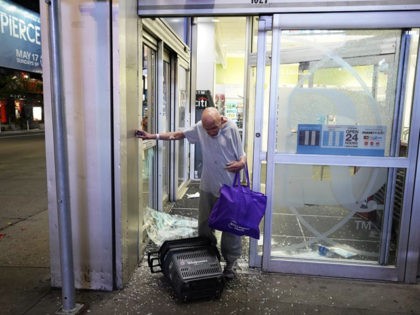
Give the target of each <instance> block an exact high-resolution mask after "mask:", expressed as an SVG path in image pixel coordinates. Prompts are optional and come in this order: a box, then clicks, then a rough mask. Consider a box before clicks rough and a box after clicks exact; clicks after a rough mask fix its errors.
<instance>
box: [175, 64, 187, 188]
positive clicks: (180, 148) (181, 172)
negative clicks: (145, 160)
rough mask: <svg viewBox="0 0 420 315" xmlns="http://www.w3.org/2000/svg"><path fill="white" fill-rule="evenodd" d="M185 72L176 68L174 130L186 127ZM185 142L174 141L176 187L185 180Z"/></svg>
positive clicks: (180, 68) (181, 68)
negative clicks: (176, 95)
mask: <svg viewBox="0 0 420 315" xmlns="http://www.w3.org/2000/svg"><path fill="white" fill-rule="evenodd" d="M187 83H188V77H187V70H186V69H185V68H183V67H181V66H179V67H178V110H177V115H176V128H175V129H176V130H180V129H183V128H185V127H186V117H185V116H186V110H187V102H188V90H187ZM186 141H187V140H185V139H184V140H181V141H176V143H175V145H176V152H177V159H178V185H182V184H183V183H184V182H185V181H186V180H187V171H188V168H187V166H188V165H187V158H186V157H187V156H188V154H187V152H186V150H187V149H188V145H187V143H186Z"/></svg>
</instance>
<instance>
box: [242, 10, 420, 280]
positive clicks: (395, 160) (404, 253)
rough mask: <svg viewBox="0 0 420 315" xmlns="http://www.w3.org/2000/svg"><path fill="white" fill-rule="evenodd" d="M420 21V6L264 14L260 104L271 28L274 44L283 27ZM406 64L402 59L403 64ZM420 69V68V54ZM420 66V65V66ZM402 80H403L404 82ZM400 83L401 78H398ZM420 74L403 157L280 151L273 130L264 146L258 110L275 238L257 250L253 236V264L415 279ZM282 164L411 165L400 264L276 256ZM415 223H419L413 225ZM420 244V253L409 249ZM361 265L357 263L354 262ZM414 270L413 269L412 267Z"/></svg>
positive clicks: (275, 63) (257, 158) (412, 24)
mask: <svg viewBox="0 0 420 315" xmlns="http://www.w3.org/2000/svg"><path fill="white" fill-rule="evenodd" d="M419 26H420V12H418V11H413V12H365V13H361V12H352V13H301V14H276V15H273V18H272V19H271V17H270V16H268V17H261V18H260V22H259V31H258V56H257V83H256V101H255V104H257V106H262V104H264V93H263V92H264V89H263V87H264V72H265V64H266V54H267V52H266V45H265V42H266V34H267V31H268V30H271V29H272V31H273V33H272V47H279V45H280V33H281V30H282V29H350V28H351V29H385V28H398V29H403V28H417V27H419ZM279 61H280V51H279V50H278V49H275V50H274V49H272V55H271V79H270V80H271V82H270V99H269V106H270V110H269V111H270V114H269V115H270V117H269V128H268V130H275V124H276V106H277V88H272V87H277V80H278V77H277V76H278V67H279ZM400 66H401V65H400ZM417 69H420V64H419V60H417ZM417 71H418V70H417ZM399 83H401V82H399ZM398 86H400V84H398ZM419 90H420V79H419V76H418V75H417V76H416V80H415V89H414V95H413V110H412V119H411V125H410V130H411V131H410V140H409V146H408V147H409V149H410V151H409V155H408V157H407V158H401V157H381V158H379V159H378V158H374V157H357V156H351V157H344V156H339V157H336V156H325V155H322V156H316V155H311V156H308V155H300V154H299V155H298V154H279V153H275V152H274V147H275V136H274V134H273V133H271V134H268V146H267V148H268V152H262V151H261V147H262V143H261V141H262V139H261V132H262V110H256V111H255V113H256V116H255V134H254V141H255V142H254V157H253V189H255V190H259V186H260V180H261V167H260V166H261V162H263V161H267V182H266V192H267V195H268V204H267V212H266V215H265V226H264V240H270V241H268V242H264V244H263V255H262V256H261V255H259V254H258V252H257V242H256V240H252V241H251V245H250V246H251V248H250V265H251V266H261V267H262V269H263V270H265V271H271V272H285V273H304V274H311V275H326V276H336V277H343V276H344V277H353V278H363V279H377V280H379V279H380V280H392V281H406V282H414V281H415V278H416V272H415V270H417V266H418V258H419V257H418V256H419V255H418V248H419V247H420V240H419V238H420V236H419V235H417V234H419V233H417V234H410V232H409V231H410V230H412V231H415V229H414V228H413V227H415V226H418V224H420V217H419V215H418V214H416V213H414V209H416V208H419V206H420V205H419V204H418V199H414V200H413V198H414V196H418V195H419V193H420V191H419V190H420V188H419V187H418V186H414V183H415V181H416V177H415V174H416V165H417V163H418V160H417V156H418V150H419V130H420V116H419V114H420V109H419V108H420V99H419V97H420V93H419ZM276 163H278V164H300V165H309V164H310V165H338V166H354V165H357V166H364V167H385V168H395V169H396V168H403V169H406V170H407V178H406V185H405V191H404V196H405V198H404V209H411V211H406V210H405V211H404V212H403V218H402V221H401V227H400V231H401V236H400V238H399V251H398V261H397V265H396V266H395V267H390V266H379V265H355V264H354V263H353V264H352V263H347V264H338V263H331V262H329V263H325V264H324V263H319V262H307V261H301V260H295V259H276V260H272V259H271V234H272V231H271V216H272V209H271V206H272V196H271V191H272V188H273V187H272V186H273V185H272V183H273V177H274V165H275V164H276ZM410 227H411V228H413V229H410ZM413 248H414V249H417V251H415V254H414V255H413V254H412V253H410V252H409V249H413ZM355 266H356V268H354V267H355ZM406 270H407V271H409V272H406Z"/></svg>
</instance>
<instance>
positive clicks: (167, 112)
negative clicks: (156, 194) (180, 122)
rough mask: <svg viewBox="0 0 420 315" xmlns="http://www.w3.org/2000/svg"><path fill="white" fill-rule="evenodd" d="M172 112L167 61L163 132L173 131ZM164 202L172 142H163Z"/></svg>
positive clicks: (164, 65)
mask: <svg viewBox="0 0 420 315" xmlns="http://www.w3.org/2000/svg"><path fill="white" fill-rule="evenodd" d="M170 110H171V64H170V63H169V62H167V61H165V62H164V63H163V103H162V122H163V126H162V127H161V129H162V130H171V128H170V118H171V115H170ZM162 157H163V158H162V164H163V165H162V174H163V176H162V177H163V182H162V200H166V199H167V198H168V196H169V185H170V183H169V180H170V167H171V164H170V161H171V157H170V141H162Z"/></svg>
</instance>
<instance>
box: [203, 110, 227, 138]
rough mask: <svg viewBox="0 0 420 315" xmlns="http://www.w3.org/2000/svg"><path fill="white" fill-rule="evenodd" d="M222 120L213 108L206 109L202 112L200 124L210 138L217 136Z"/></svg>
mask: <svg viewBox="0 0 420 315" xmlns="http://www.w3.org/2000/svg"><path fill="white" fill-rule="evenodd" d="M222 118H223V117H222V116H221V115H220V113H219V111H218V110H217V109H216V108H215V107H207V108H206V109H205V110H204V111H203V114H202V116H201V122H202V124H203V127H204V129H205V130H206V131H207V134H208V135H209V136H210V137H215V136H217V135H218V133H219V130H220V128H221V126H222V122H223V119H222Z"/></svg>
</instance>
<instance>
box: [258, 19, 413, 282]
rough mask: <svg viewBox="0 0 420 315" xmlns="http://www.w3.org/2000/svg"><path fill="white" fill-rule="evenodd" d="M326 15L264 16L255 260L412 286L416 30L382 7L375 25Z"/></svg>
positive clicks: (290, 269) (276, 267)
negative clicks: (260, 225) (263, 200)
mask: <svg viewBox="0 0 420 315" xmlns="http://www.w3.org/2000/svg"><path fill="white" fill-rule="evenodd" d="M336 15H337V14H336ZM336 18H337V17H336ZM341 18H342V19H341ZM326 20H327V19H326V17H325V15H322V16H321V15H316V14H308V15H304V14H302V16H300V17H296V15H294V16H288V15H274V16H272V17H271V16H270V17H261V18H260V20H259V30H258V57H257V58H258V61H257V70H256V71H257V74H256V78H257V79H256V80H255V91H256V95H255V97H256V101H255V103H256V104H257V108H258V106H260V108H259V109H258V110H256V111H255V122H256V123H255V131H254V137H255V138H254V140H255V143H254V157H253V170H254V172H253V175H254V176H253V179H254V188H256V189H261V190H265V192H266V194H267V195H268V200H269V202H268V208H267V213H266V216H265V222H264V233H263V235H262V237H261V240H263V241H259V242H257V241H255V242H253V243H252V248H251V264H252V265H255V266H259V265H261V266H262V268H263V269H264V270H266V271H275V272H287V273H302V274H311V275H323V276H337V277H352V278H363V279H381V280H394V281H407V282H411V281H415V274H414V273H406V270H410V269H414V266H410V261H409V260H407V257H408V252H407V246H408V245H409V244H408V240H409V239H410V229H409V228H407V227H408V226H409V224H410V218H411V216H412V210H413V209H415V206H414V205H413V204H412V203H411V200H412V197H413V196H414V189H413V186H412V185H409V183H410V182H411V181H412V180H413V178H414V177H413V176H414V175H412V174H413V173H415V168H414V167H415V165H416V155H415V152H416V151H417V145H418V140H419V139H418V133H416V132H413V130H416V129H415V128H417V126H416V125H417V121H419V117H414V116H415V115H416V113H418V111H414V110H412V106H413V102H414V101H413V100H414V98H415V96H414V95H415V94H414V92H413V91H414V90H415V89H414V87H415V80H414V78H415V75H414V74H415V72H416V71H417V56H418V47H419V45H418V39H419V30H418V29H414V28H410V29H403V28H395V27H394V26H393V27H390V26H388V27H387V25H384V21H386V20H387V19H386V18H385V17H384V16H382V15H381V14H371V19H370V22H372V23H371V24H369V26H363V25H362V24H361V23H360V21H357V23H358V24H355V23H353V21H355V20H356V19H354V18H352V16H351V14H346V15H343V16H342V17H340V19H338V20H337V21H342V22H341V24H342V25H336V26H335V27H334V29H331V28H330V26H329V25H326V24H325V21H326ZM295 21H309V22H305V24H306V25H305V26H299V27H297V26H296V23H295ZM267 56H269V57H271V58H270V60H271V61H270V62H268V60H269V59H267V58H268V57H267ZM258 104H259V105H258ZM417 115H418V114H417ZM417 245H418V244H417Z"/></svg>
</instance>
